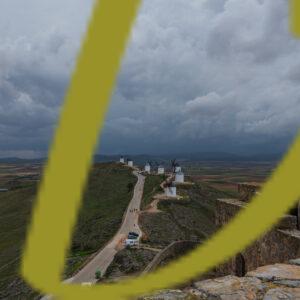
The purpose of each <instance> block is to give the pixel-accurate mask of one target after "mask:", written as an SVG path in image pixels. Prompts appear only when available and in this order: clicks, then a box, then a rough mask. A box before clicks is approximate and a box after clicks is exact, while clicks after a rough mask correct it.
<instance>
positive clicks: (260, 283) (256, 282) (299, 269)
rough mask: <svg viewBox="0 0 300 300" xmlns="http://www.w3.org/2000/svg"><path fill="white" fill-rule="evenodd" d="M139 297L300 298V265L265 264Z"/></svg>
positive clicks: (168, 299)
mask: <svg viewBox="0 0 300 300" xmlns="http://www.w3.org/2000/svg"><path fill="white" fill-rule="evenodd" d="M295 261H296V262H299V260H295ZM139 299H141V300H142V299H143V300H165V299H166V300H171V299H175V300H177V299H183V300H192V299H195V300H196V299H197V300H283V299H285V300H299V299H300V266H299V265H297V264H294V265H293V264H292V262H291V264H275V265H269V266H264V267H260V268H257V269H256V270H254V271H251V272H248V273H247V275H246V276H245V277H237V276H232V275H229V276H225V277H221V278H215V279H208V280H203V281H199V282H194V283H193V284H192V286H190V287H188V288H186V289H184V290H165V291H161V292H157V293H156V294H154V295H151V296H144V297H140V298H139Z"/></svg>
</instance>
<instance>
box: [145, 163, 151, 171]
mask: <svg viewBox="0 0 300 300" xmlns="http://www.w3.org/2000/svg"><path fill="white" fill-rule="evenodd" d="M145 172H147V173H149V174H150V172H151V163H150V162H147V163H146V165H145Z"/></svg>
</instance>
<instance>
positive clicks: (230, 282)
mask: <svg viewBox="0 0 300 300" xmlns="http://www.w3.org/2000/svg"><path fill="white" fill-rule="evenodd" d="M194 287H195V288H196V289H194V290H191V293H192V294H193V295H195V296H197V299H201V300H202V299H203V300H258V299H262V298H263V295H264V293H265V290H266V287H265V285H263V284H262V282H261V281H260V280H259V279H257V278H250V277H243V278H240V277H236V276H226V277H222V278H217V279H208V280H204V281H200V282H196V283H194Z"/></svg>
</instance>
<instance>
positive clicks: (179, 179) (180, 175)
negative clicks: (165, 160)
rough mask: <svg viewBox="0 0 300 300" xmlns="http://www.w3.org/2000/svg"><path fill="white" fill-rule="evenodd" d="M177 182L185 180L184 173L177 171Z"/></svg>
mask: <svg viewBox="0 0 300 300" xmlns="http://www.w3.org/2000/svg"><path fill="white" fill-rule="evenodd" d="M175 182H179V183H182V182H184V174H183V173H176V175H175Z"/></svg>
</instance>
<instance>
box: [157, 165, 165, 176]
mask: <svg viewBox="0 0 300 300" xmlns="http://www.w3.org/2000/svg"><path fill="white" fill-rule="evenodd" d="M157 174H158V175H163V174H165V168H164V166H163V165H159V166H158V168H157Z"/></svg>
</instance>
